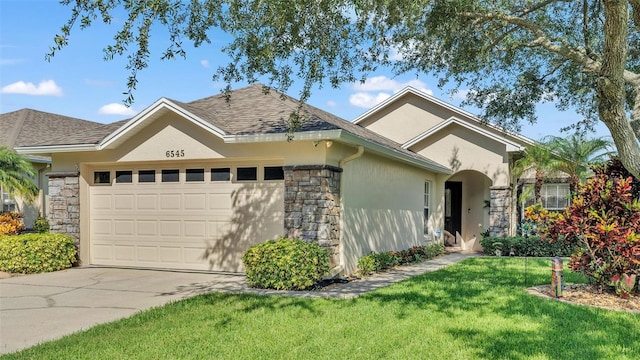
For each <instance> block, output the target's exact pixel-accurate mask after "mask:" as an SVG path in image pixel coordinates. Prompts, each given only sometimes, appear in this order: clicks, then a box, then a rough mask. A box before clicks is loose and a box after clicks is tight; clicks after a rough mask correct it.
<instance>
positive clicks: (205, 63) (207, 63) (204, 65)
mask: <svg viewBox="0 0 640 360" xmlns="http://www.w3.org/2000/svg"><path fill="white" fill-rule="evenodd" d="M200 65H202V67H204V68H207V69H208V68H209V60H200Z"/></svg>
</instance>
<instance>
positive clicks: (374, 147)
mask: <svg viewBox="0 0 640 360" xmlns="http://www.w3.org/2000/svg"><path fill="white" fill-rule="evenodd" d="M286 140H287V136H286V134H283V133H280V134H263V135H234V136H225V137H224V142H225V143H229V144H239V143H252V142H278V141H286ZM305 140H306V141H309V140H312V141H321V140H333V141H337V142H342V143H345V144H350V145H362V146H364V148H365V151H366V150H369V151H373V152H375V153H378V154H381V155H383V156H385V157H388V158H392V159H396V160H400V161H403V162H405V163H410V164H412V165H415V166H418V167H421V168H424V169H428V170H430V171H434V172H438V173H443V174H451V173H452V171H451V169H450V168H448V167H445V166H441V165H436V164H432V163H430V162H427V161H420V160H419V159H415V158H413V157H411V156H407V155H405V154H403V153H401V152H398V151H396V150H393V149H391V148H389V147H386V146H383V145H380V144H378V143H375V142H373V141H369V140H366V139H364V138H361V137H359V136H356V135H354V134H351V133H349V132H347V131H344V130H342V129H336V130H320V131H307V132H298V133H294V134H293V141H305Z"/></svg>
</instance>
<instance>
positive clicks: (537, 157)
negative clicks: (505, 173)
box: [512, 142, 553, 203]
mask: <svg viewBox="0 0 640 360" xmlns="http://www.w3.org/2000/svg"><path fill="white" fill-rule="evenodd" d="M552 164H553V155H552V153H551V152H550V151H549V147H548V146H547V144H546V143H544V142H540V143H537V144H535V145H533V146H530V147H528V148H527V149H526V150H525V151H524V155H523V157H521V158H520V159H518V160H516V161H515V162H514V166H513V168H512V174H513V175H514V176H515V177H516V178H519V177H520V176H521V175H522V174H523V173H524V172H525V171H527V170H529V169H534V170H535V179H536V180H535V185H534V199H535V202H536V203H540V202H542V196H541V192H542V185H543V184H544V177H545V175H546V174H547V172H549V170H551V169H553V167H552Z"/></svg>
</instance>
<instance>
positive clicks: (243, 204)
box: [89, 183, 284, 272]
mask: <svg viewBox="0 0 640 360" xmlns="http://www.w3.org/2000/svg"><path fill="white" fill-rule="evenodd" d="M283 195H284V185H283V184H282V183H268V184H255V183H253V184H228V183H225V184H214V183H196V184H190V183H172V184H162V183H160V184H113V185H112V186H92V187H90V209H91V220H90V225H89V226H90V236H91V239H90V242H91V263H92V264H97V265H116V266H141V267H156V268H176V269H197V270H213V271H232V272H238V271H243V270H244V269H243V267H242V262H241V258H242V254H243V253H244V251H245V250H246V248H247V247H249V246H250V245H253V244H256V243H259V242H263V241H265V240H267V239H271V238H274V237H276V236H279V235H281V234H282V231H283V229H282V227H283V218H284V208H283V207H284V205H283ZM234 204H235V208H234Z"/></svg>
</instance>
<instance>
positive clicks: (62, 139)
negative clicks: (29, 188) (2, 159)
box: [0, 109, 113, 148]
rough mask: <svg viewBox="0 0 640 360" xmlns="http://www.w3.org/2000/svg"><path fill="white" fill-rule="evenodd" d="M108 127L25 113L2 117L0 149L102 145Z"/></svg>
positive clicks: (47, 114) (2, 115)
mask: <svg viewBox="0 0 640 360" xmlns="http://www.w3.org/2000/svg"><path fill="white" fill-rule="evenodd" d="M105 127H108V126H106V125H105V124H100V123H96V122H93V121H87V120H82V119H76V118H72V117H68V116H63V115H56V114H51V113H47V112H43V111H38V110H32V109H22V110H17V111H13V112H9V113H5V114H0V145H2V146H7V147H10V148H13V147H17V146H26V145H68V144H77V143H87V141H94V142H98V141H100V140H101V139H102V138H103V137H104V131H105V130H104V128H105ZM111 131H113V130H111Z"/></svg>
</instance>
